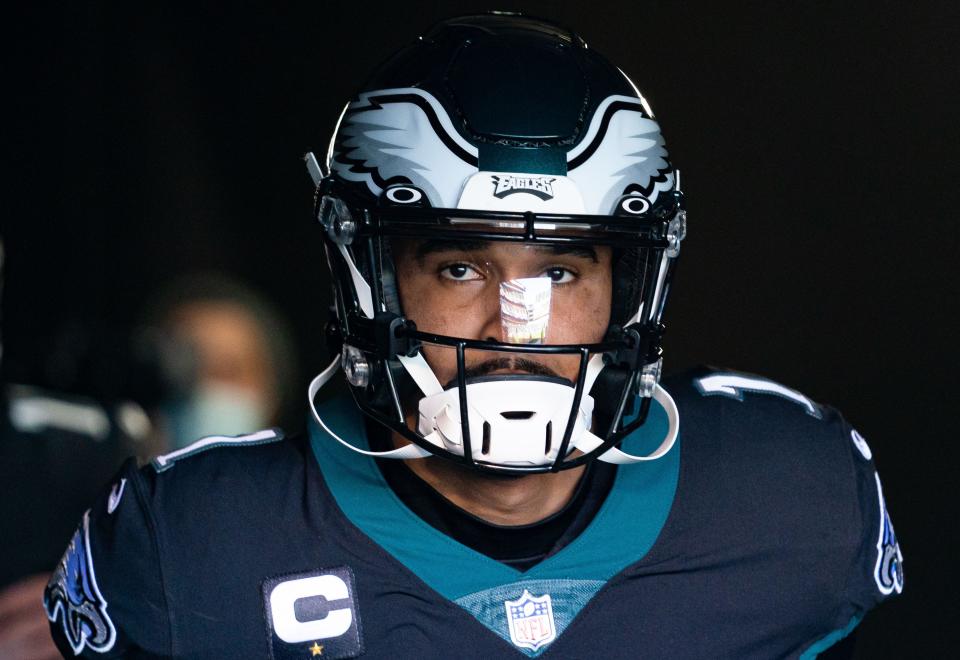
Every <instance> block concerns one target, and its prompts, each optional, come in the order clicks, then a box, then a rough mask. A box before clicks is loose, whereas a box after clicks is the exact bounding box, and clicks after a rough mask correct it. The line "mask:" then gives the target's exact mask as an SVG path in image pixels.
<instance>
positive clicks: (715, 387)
mask: <svg viewBox="0 0 960 660" xmlns="http://www.w3.org/2000/svg"><path fill="white" fill-rule="evenodd" d="M695 382H696V386H697V389H698V390H700V393H701V394H703V395H704V396H712V395H719V396H726V397H730V398H731V399H736V400H737V401H743V393H744V392H755V393H757V394H770V395H773V396H778V397H780V398H781V399H786V400H787V401H793V402H794V403H796V404H798V405H800V406H802V407H803V409H804V411H805V412H806V413H807V414H808V415H810V416H812V417H816V418H817V419H820V418H821V417H822V416H823V415H822V413H821V412H820V407H819V406H817V404H815V403H814V402H813V401H811V400H810V399H808V398H807V397H805V396H804V395H802V394H800V392H797V391H796V390H791V389H790V388H789V387H784V386H783V385H780V384H779V383H775V382H773V381H772V380H767V379H765V378H757V377H755V376H744V375H743V374H723V373H720V374H710V375H709V376H704V377H703V378H698V379H697V380H696V381H695Z"/></svg>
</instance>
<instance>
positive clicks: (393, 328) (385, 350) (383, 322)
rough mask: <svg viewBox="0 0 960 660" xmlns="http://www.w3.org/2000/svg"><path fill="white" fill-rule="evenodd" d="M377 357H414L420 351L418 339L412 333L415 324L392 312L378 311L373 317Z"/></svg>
mask: <svg viewBox="0 0 960 660" xmlns="http://www.w3.org/2000/svg"><path fill="white" fill-rule="evenodd" d="M373 325H374V330H373V331H374V336H375V339H376V346H377V352H378V353H379V355H378V357H380V358H382V359H385V360H392V359H394V358H396V357H399V356H403V357H414V356H415V355H416V354H417V353H419V352H420V341H419V340H418V339H415V338H414V337H413V336H412V335H413V333H415V332H416V331H417V324H416V323H414V322H413V321H411V320H409V319H405V318H403V317H402V316H398V315H397V314H394V313H393V312H378V313H377V314H376V315H375V316H374V318H373Z"/></svg>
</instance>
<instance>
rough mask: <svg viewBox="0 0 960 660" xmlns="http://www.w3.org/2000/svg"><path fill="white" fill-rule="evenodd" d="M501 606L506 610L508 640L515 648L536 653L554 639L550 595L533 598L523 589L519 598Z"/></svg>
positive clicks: (555, 631) (554, 632)
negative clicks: (508, 627)
mask: <svg viewBox="0 0 960 660" xmlns="http://www.w3.org/2000/svg"><path fill="white" fill-rule="evenodd" d="M503 605H504V607H506V609H507V622H508V623H509V624H510V639H511V640H512V641H513V643H514V644H516V645H517V646H519V647H521V648H528V649H530V650H532V651H536V650H537V649H539V648H540V647H542V646H546V645H547V644H549V643H550V642H552V641H553V640H554V639H556V637H557V628H556V626H555V625H554V624H553V605H551V603H550V594H544V595H542V596H539V597H534V596H532V595H531V594H530V592H529V591H527V590H526V589H524V590H523V595H522V596H520V598H518V599H517V600H508V601H506V602H505V603H504V604H503Z"/></svg>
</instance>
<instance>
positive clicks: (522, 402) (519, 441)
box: [418, 377, 593, 466]
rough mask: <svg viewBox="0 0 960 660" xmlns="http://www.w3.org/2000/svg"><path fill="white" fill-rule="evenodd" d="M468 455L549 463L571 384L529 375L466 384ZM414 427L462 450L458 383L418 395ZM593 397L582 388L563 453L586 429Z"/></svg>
mask: <svg viewBox="0 0 960 660" xmlns="http://www.w3.org/2000/svg"><path fill="white" fill-rule="evenodd" d="M466 387H467V407H468V409H469V411H468V419H469V428H470V447H471V453H472V454H473V459H474V460H475V461H478V462H484V463H497V464H500V465H515V466H537V465H549V464H551V463H553V462H554V461H555V460H556V458H557V452H558V450H559V449H560V443H561V442H562V441H563V433H564V431H565V430H566V427H567V422H568V421H569V416H570V409H571V406H572V405H573V397H574V393H575V390H574V388H573V387H572V386H570V385H564V384H562V383H557V382H549V381H543V380H532V379H519V378H518V379H515V380H514V379H511V378H509V377H507V378H497V379H495V380H489V381H483V382H479V383H469V384H468V385H467V386H466ZM419 410H420V419H419V423H418V430H419V431H420V434H421V435H423V436H424V437H425V438H426V439H427V440H428V441H430V442H432V443H433V444H435V445H437V446H439V447H442V448H443V449H446V450H447V451H450V452H452V453H454V454H457V455H460V456H463V453H464V450H463V437H462V427H461V424H460V420H461V417H460V388H458V387H452V388H450V389H448V390H445V391H442V392H439V393H436V394H432V395H429V396H425V397H424V398H422V399H420V406H419ZM592 419H593V398H592V397H591V396H590V395H588V394H584V395H583V397H582V398H581V400H580V410H579V414H578V415H577V418H576V425H575V426H574V429H573V434H572V435H571V437H570V444H569V447H568V452H567V453H568V454H569V452H570V451H572V450H573V449H574V448H575V447H576V445H577V442H578V440H579V439H580V436H581V435H583V434H584V433H586V432H589V430H590V426H591V422H592Z"/></svg>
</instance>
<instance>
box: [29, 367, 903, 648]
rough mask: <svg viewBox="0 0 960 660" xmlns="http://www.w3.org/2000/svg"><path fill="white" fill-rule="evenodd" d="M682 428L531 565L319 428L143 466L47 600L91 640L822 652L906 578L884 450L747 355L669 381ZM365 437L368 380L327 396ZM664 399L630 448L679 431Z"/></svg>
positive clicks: (54, 622) (110, 493)
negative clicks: (453, 532)
mask: <svg viewBox="0 0 960 660" xmlns="http://www.w3.org/2000/svg"><path fill="white" fill-rule="evenodd" d="M664 386H665V388H666V389H667V390H668V391H669V392H670V393H671V394H672V395H673V397H674V398H675V400H676V403H677V406H678V409H679V412H680V425H681V426H680V436H679V439H678V440H677V442H676V444H675V445H674V447H673V448H672V449H671V451H670V452H669V453H668V454H667V455H665V456H664V457H663V458H661V459H659V460H656V461H649V462H645V463H642V464H637V465H630V466H622V467H621V468H620V469H618V470H617V474H616V477H615V480H614V483H613V485H612V487H611V488H610V492H609V494H608V495H607V497H606V499H605V501H604V502H603V504H602V506H601V507H600V508H599V510H598V511H597V513H596V515H595V516H594V519H593V521H592V522H591V523H590V524H589V525H588V526H587V527H586V528H585V529H584V530H583V531H582V532H581V533H580V534H579V535H578V536H577V537H576V538H575V539H574V540H573V541H571V542H570V543H569V544H567V545H566V546H564V547H563V548H562V549H561V550H560V551H559V552H557V553H555V554H552V555H551V556H549V557H548V558H546V559H545V560H543V561H541V562H540V563H537V564H536V565H534V566H533V567H531V568H529V569H528V570H526V571H520V570H517V569H516V568H513V567H510V566H508V565H506V564H504V563H501V562H498V561H495V560H493V559H491V558H489V557H487V556H485V555H482V554H480V553H478V552H476V551H474V550H472V549H470V548H468V547H466V546H464V545H461V544H460V543H458V542H457V541H455V540H454V539H452V538H450V537H449V536H446V535H444V534H443V533H441V532H440V531H438V530H437V529H435V528H434V527H432V526H430V525H428V524H426V523H425V522H424V521H423V520H421V519H420V518H418V517H417V516H416V515H414V514H413V513H412V512H411V511H410V510H409V509H407V508H406V506H405V505H404V504H403V503H402V501H401V500H400V499H399V498H398V497H397V496H396V495H395V494H394V493H393V492H392V491H391V489H390V488H389V486H388V485H387V484H386V482H385V480H384V478H383V475H382V474H381V472H380V470H379V469H378V468H377V465H376V463H375V461H374V460H373V459H371V458H368V457H365V456H360V455H358V454H356V453H354V452H352V451H350V450H349V449H347V448H345V447H343V446H342V445H340V444H339V443H338V442H336V441H335V440H333V439H332V438H331V437H330V436H329V435H328V434H327V433H326V432H325V431H324V430H323V429H322V428H321V427H320V426H319V425H312V426H311V427H310V429H309V432H308V433H307V434H306V435H303V436H299V437H293V438H288V439H283V438H282V434H281V433H280V432H279V431H278V430H268V431H262V432H260V433H256V434H252V435H248V436H240V437H236V438H229V437H211V438H205V439H203V440H200V441H198V442H197V443H195V444H193V445H191V446H190V447H187V448H185V449H181V450H179V451H176V452H173V453H171V454H167V455H165V456H161V457H159V458H158V459H156V460H155V461H154V463H153V464H152V465H149V466H145V467H143V468H142V469H137V467H136V466H135V464H133V463H130V464H128V465H126V466H125V468H124V469H123V470H122V471H121V473H120V474H119V475H118V476H117V478H116V480H115V482H114V483H113V484H112V485H111V487H110V488H109V490H107V491H106V492H105V493H104V494H103V495H102V497H101V498H100V499H99V500H98V501H96V502H95V503H94V504H93V506H92V508H91V509H90V510H89V511H88V512H87V513H86V514H85V515H84V516H83V519H82V521H81V524H80V526H79V528H78V530H77V532H76V533H75V535H74V537H73V539H72V541H71V543H70V546H69V547H68V549H67V552H66V553H65V555H64V557H63V559H62V560H61V562H60V564H59V566H58V568H57V570H56V572H55V573H54V575H53V577H52V578H51V581H50V585H49V586H48V588H47V591H46V594H45V607H46V609H47V613H48V616H49V618H50V619H51V629H52V630H53V633H54V637H55V639H56V641H57V644H58V646H59V647H60V649H61V650H62V651H63V652H64V653H65V654H67V655H68V656H69V655H71V654H79V655H83V656H85V657H177V658H181V657H182V658H207V657H210V658H214V657H216V658H222V657H236V658H274V659H276V660H286V659H287V658H313V657H321V658H353V657H361V656H362V657H370V658H385V657H400V658H453V657H456V658H524V657H539V656H544V657H548V658H589V657H603V658H662V657H671V658H703V657H711V658H772V657H778V658H782V657H791V658H795V657H814V656H815V655H816V654H817V653H818V652H820V651H822V650H823V649H825V648H828V647H829V646H830V645H831V644H833V643H835V642H836V641H837V640H839V639H841V638H842V637H843V636H844V635H845V634H847V633H848V632H849V631H850V630H852V629H853V628H854V627H855V626H856V625H857V623H858V622H859V621H860V619H861V618H862V617H863V615H864V614H865V613H866V612H867V611H868V610H869V609H871V608H872V607H874V606H875V605H876V604H877V603H879V602H880V601H882V600H883V599H884V598H886V597H888V596H890V595H892V594H895V593H898V592H899V591H900V590H901V589H902V586H903V574H902V557H901V555H900V550H899V547H898V545H897V542H896V539H895V537H894V533H893V527H892V525H891V523H890V518H889V515H888V514H887V510H886V506H885V504H884V500H883V494H882V490H881V486H880V481H879V478H878V477H877V475H876V471H875V469H874V466H873V463H872V456H871V452H870V449H869V447H868V446H867V444H866V442H865V441H864V440H863V438H862V437H861V436H860V435H859V434H858V433H857V432H856V431H855V430H854V429H852V428H851V427H850V426H849V425H848V424H847V423H846V422H845V421H844V420H843V418H842V417H841V416H840V415H839V414H838V413H836V412H835V411H834V410H832V409H830V408H828V407H825V406H821V405H818V404H816V403H814V402H813V401H811V400H809V399H808V398H806V397H805V396H803V395H802V394H800V393H799V392H796V391H794V390H791V389H789V388H787V387H784V386H782V385H779V384H777V383H774V382H772V381H769V380H766V379H762V378H759V377H756V376H749V375H746V374H741V373H735V372H726V371H719V370H697V371H694V372H687V373H684V374H680V375H678V376H676V377H673V378H669V379H667V380H666V382H665V383H664ZM319 414H320V415H321V417H322V419H323V420H324V423H325V424H326V425H327V426H328V427H329V428H330V429H331V430H333V431H334V432H336V433H337V434H338V435H340V436H341V437H343V438H348V439H349V440H350V441H351V442H354V443H355V444H356V445H357V446H359V447H364V446H366V437H365V432H364V424H363V420H362V419H361V417H360V413H359V412H358V411H357V410H356V408H355V406H354V404H353V403H352V401H350V400H349V399H334V400H331V401H328V402H326V403H325V404H322V405H320V406H319ZM666 428H667V418H666V413H665V412H664V411H663V410H662V409H661V408H660V407H659V406H658V405H657V404H654V406H652V408H651V412H650V417H649V419H648V421H647V423H646V424H644V425H643V426H642V427H641V428H640V429H638V430H637V431H636V432H635V433H633V434H632V435H631V436H630V437H628V438H627V439H626V440H625V441H624V443H623V445H622V447H623V449H624V450H625V451H628V452H630V453H643V452H644V451H645V450H646V451H649V450H651V449H653V448H655V447H656V446H657V445H659V443H660V441H661V439H662V437H663V435H664V434H665V432H666Z"/></svg>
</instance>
